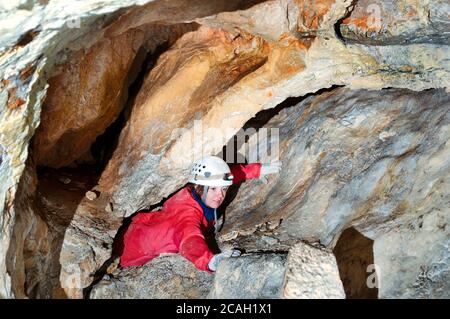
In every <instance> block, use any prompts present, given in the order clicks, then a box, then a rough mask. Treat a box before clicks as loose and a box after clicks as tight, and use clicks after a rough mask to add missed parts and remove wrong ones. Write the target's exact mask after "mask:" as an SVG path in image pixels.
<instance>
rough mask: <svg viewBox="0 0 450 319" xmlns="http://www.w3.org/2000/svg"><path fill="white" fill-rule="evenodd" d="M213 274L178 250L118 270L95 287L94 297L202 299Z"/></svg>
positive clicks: (91, 295) (211, 281)
mask: <svg viewBox="0 0 450 319" xmlns="http://www.w3.org/2000/svg"><path fill="white" fill-rule="evenodd" d="M213 279H214V276H213V275H211V274H210V273H208V272H205V271H199V270H197V269H196V268H195V267H194V265H193V264H192V263H190V262H189V261H187V260H186V259H185V258H183V257H181V256H180V255H177V254H164V255H161V256H159V257H157V258H155V259H153V260H152V261H151V262H149V263H148V264H147V265H145V266H143V267H131V268H127V269H124V270H116V271H114V272H113V273H112V274H110V275H105V277H104V278H103V279H102V280H101V281H100V282H99V283H98V284H97V285H96V286H95V287H94V288H93V289H92V291H91V293H90V295H89V298H91V299H116V298H127V299H130V298H133V299H154V298H156V299H161V298H170V299H179V298H180V299H186V298H197V299H203V298H205V297H206V296H207V294H208V292H209V290H210V289H211V285H212V283H213Z"/></svg>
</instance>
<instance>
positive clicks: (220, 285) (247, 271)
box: [208, 253, 286, 299]
mask: <svg viewBox="0 0 450 319" xmlns="http://www.w3.org/2000/svg"><path fill="white" fill-rule="evenodd" d="M285 263H286V254H273V253H272V254H249V255H243V256H241V257H239V258H230V259H226V260H224V261H222V262H221V263H220V264H219V267H218V268H217V272H216V274H215V278H214V286H213V288H212V290H211V291H210V293H209V295H208V297H209V298H224V299H235V298H238V299H261V298H262V299H266V298H280V297H281V295H282V290H283V280H284V273H285Z"/></svg>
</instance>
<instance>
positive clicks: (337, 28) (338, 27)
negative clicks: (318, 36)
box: [334, 0, 358, 43]
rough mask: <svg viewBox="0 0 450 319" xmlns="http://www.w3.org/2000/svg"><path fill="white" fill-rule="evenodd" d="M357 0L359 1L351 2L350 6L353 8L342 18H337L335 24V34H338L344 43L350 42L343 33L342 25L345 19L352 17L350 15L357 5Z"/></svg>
mask: <svg viewBox="0 0 450 319" xmlns="http://www.w3.org/2000/svg"><path fill="white" fill-rule="evenodd" d="M357 2H358V1H357V0H353V1H352V3H351V5H350V6H349V8H351V9H350V10H348V11H347V13H346V14H345V15H344V16H343V17H342V18H340V19H339V20H337V21H336V23H335V24H334V32H335V34H336V37H337V38H338V39H339V40H341V41H342V43H347V42H348V40H347V39H346V38H344V36H343V35H342V32H341V25H342V22H343V21H344V20H345V19H347V18H348V17H350V15H351V14H352V12H353V10H354V8H355V5H356V3H357Z"/></svg>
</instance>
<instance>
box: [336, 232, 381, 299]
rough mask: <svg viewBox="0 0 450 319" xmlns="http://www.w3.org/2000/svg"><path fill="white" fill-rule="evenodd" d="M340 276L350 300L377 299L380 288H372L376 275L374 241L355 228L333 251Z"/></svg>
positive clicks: (339, 241) (345, 235) (344, 236)
mask: <svg viewBox="0 0 450 319" xmlns="http://www.w3.org/2000/svg"><path fill="white" fill-rule="evenodd" d="M333 253H334V255H335V257H336V262H337V264H338V268H339V275H340V277H341V280H342V284H343V285H344V290H345V294H346V296H347V298H348V299H354V298H358V299H376V298H377V297H378V288H376V287H373V286H372V283H373V282H372V281H371V278H369V277H370V276H372V277H373V276H376V275H377V274H376V273H374V269H375V267H374V264H375V263H374V256H373V240H371V239H370V238H367V237H365V236H364V235H362V234H361V233H360V232H358V231H357V230H356V229H354V228H348V229H346V230H345V231H344V232H343V233H342V234H341V236H340V237H339V240H338V242H337V243H336V246H335V247H334V249H333Z"/></svg>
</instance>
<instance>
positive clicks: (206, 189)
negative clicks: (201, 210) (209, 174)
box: [202, 186, 209, 204]
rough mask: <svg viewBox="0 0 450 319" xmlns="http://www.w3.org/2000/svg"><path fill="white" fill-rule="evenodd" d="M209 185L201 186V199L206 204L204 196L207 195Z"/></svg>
mask: <svg viewBox="0 0 450 319" xmlns="http://www.w3.org/2000/svg"><path fill="white" fill-rule="evenodd" d="M208 190H209V186H203V194H202V201H203V203H205V204H206V196H207V195H208Z"/></svg>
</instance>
